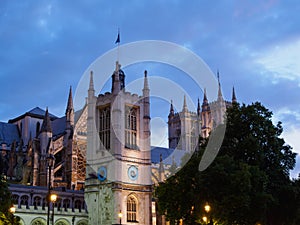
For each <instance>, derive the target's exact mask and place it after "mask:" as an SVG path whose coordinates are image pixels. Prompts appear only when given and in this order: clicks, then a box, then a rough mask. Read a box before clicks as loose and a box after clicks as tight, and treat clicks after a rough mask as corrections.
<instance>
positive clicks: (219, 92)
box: [217, 70, 223, 101]
mask: <svg viewBox="0 0 300 225" xmlns="http://www.w3.org/2000/svg"><path fill="white" fill-rule="evenodd" d="M217 76H218V85H219V89H218V101H221V100H223V95H222V91H221V83H220V75H219V70H218V72H217Z"/></svg>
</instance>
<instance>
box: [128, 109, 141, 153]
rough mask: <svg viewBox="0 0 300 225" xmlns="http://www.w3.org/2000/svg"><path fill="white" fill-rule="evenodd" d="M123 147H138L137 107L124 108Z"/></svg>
mask: <svg viewBox="0 0 300 225" xmlns="http://www.w3.org/2000/svg"><path fill="white" fill-rule="evenodd" d="M125 148H130V149H138V147H137V109H136V108H133V107H129V106H126V108H125Z"/></svg>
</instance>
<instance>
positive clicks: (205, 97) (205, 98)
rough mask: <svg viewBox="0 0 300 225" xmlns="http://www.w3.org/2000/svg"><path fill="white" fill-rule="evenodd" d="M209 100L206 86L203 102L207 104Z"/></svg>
mask: <svg viewBox="0 0 300 225" xmlns="http://www.w3.org/2000/svg"><path fill="white" fill-rule="evenodd" d="M207 103H208V100H207V95H206V88H204V96H203V104H207Z"/></svg>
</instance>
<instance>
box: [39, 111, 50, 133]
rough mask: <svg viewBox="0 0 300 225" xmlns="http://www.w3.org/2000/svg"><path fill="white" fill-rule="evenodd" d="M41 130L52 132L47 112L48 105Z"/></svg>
mask: <svg viewBox="0 0 300 225" xmlns="http://www.w3.org/2000/svg"><path fill="white" fill-rule="evenodd" d="M41 132H52V128H51V121H50V117H49V113H48V107H47V109H46V113H45V117H44V120H43V124H42V128H41Z"/></svg>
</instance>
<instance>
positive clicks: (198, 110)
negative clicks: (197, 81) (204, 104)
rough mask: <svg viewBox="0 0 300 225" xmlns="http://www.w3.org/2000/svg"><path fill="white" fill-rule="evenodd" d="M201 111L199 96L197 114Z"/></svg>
mask: <svg viewBox="0 0 300 225" xmlns="http://www.w3.org/2000/svg"><path fill="white" fill-rule="evenodd" d="M200 113H201V108H200V100H199V98H198V105H197V115H198V116H199V115H200Z"/></svg>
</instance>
